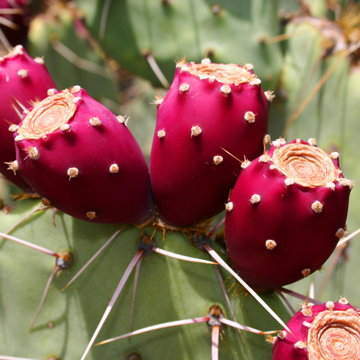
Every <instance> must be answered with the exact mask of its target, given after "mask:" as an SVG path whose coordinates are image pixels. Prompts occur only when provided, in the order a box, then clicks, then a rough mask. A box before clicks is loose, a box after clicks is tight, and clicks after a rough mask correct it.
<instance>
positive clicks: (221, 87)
mask: <svg viewBox="0 0 360 360" xmlns="http://www.w3.org/2000/svg"><path fill="white" fill-rule="evenodd" d="M0 66H1V67H2V69H1V70H4V71H2V73H3V74H4V81H6V82H7V83H8V87H7V88H6V90H5V87H4V92H5V94H4V96H3V97H2V100H1V101H2V102H3V108H4V109H5V108H6V109H7V110H6V111H8V112H6V113H5V112H4V113H3V114H6V115H3V116H4V118H5V119H6V120H7V123H5V122H4V121H3V122H2V123H1V126H2V127H3V128H1V129H0V130H1V136H2V141H1V154H2V155H1V158H0V160H1V164H3V165H1V166H0V171H1V173H2V174H3V175H4V176H6V177H7V178H8V179H9V181H11V182H13V183H15V184H16V185H18V186H20V187H21V188H22V189H23V190H25V191H28V190H29V188H31V189H32V191H35V192H36V193H38V194H39V195H40V196H41V197H43V198H46V199H48V200H49V202H50V203H51V205H52V206H54V207H55V208H56V209H58V210H61V211H63V212H65V213H67V214H69V215H71V216H73V217H76V218H78V219H81V220H85V221H91V222H99V223H134V224H138V225H141V226H145V224H149V222H151V221H155V223H160V222H161V224H165V226H175V227H178V228H180V227H191V226H192V225H194V224H198V223H201V222H202V221H205V220H207V219H209V218H211V217H213V216H215V215H217V214H218V213H220V212H221V211H222V210H223V209H224V207H225V209H226V218H225V226H224V227H225V242H226V247H227V250H228V253H229V257H230V260H231V263H232V266H233V267H234V269H235V270H236V272H237V273H238V274H239V276H240V277H241V278H242V279H243V280H244V281H245V282H246V283H247V284H248V285H250V286H251V287H252V288H256V289H277V288H279V287H282V286H283V285H286V284H290V283H293V282H295V281H297V280H300V279H301V278H304V277H306V276H308V275H310V274H311V273H313V272H315V271H316V270H318V269H320V268H321V266H322V265H323V264H324V262H325V261H326V260H327V259H328V257H329V256H330V255H331V253H332V252H333V250H334V248H335V247H336V245H337V243H338V240H339V239H340V238H341V237H343V235H344V232H345V229H346V225H345V223H346V216H347V209H348V202H349V194H350V190H351V188H352V186H353V183H352V182H351V181H350V180H348V179H346V178H344V177H343V175H342V172H341V170H340V168H339V161H338V158H339V154H338V153H335V152H333V153H330V154H327V153H326V152H324V151H323V150H321V149H320V148H318V147H317V146H316V142H315V140H314V139H309V140H308V141H303V140H300V139H296V140H293V141H291V142H289V143H286V141H285V140H284V139H278V140H276V141H273V142H272V143H271V146H270V148H269V145H270V136H269V135H267V131H268V118H269V104H270V102H271V101H272V100H273V97H274V95H273V93H272V92H271V91H265V92H264V91H263V89H262V88H261V80H260V79H259V78H258V77H257V76H256V75H255V74H254V72H253V67H252V65H251V64H246V65H244V66H239V65H235V64H228V65H223V64H214V63H211V62H210V60H209V59H203V61H202V62H201V63H200V64H196V63H192V62H190V63H186V62H185V61H180V62H178V63H177V65H176V71H175V77H174V81H173V83H172V85H171V88H170V90H169V91H168V93H167V95H166V97H165V98H164V99H162V98H160V97H159V98H157V99H156V104H157V107H158V118H157V124H156V129H155V134H154V139H153V146H152V152H151V158H150V170H149V169H148V167H147V164H146V161H145V158H144V156H143V154H142V152H141V150H140V147H139V145H138V144H137V142H136V140H135V139H134V137H133V136H132V135H131V133H130V132H129V130H128V128H127V126H126V125H127V124H126V118H124V117H123V116H115V115H114V114H113V113H111V112H110V111H109V110H107V109H106V108H105V107H104V106H103V105H101V104H100V103H98V102H97V101H95V100H94V99H92V98H91V97H90V96H89V95H88V94H87V93H86V91H85V90H84V89H82V88H81V87H80V86H74V87H72V88H71V89H66V90H63V91H57V90H55V85H54V83H53V81H52V80H51V78H50V76H49V75H48V73H47V72H46V69H45V67H44V65H43V61H42V59H35V60H32V59H30V58H29V57H28V55H27V54H26V52H25V51H24V49H22V48H21V47H16V48H15V49H14V51H13V52H12V53H10V54H9V55H8V56H6V57H5V58H3V59H2V60H1V62H0ZM35 79H36V80H35ZM46 95H47V97H46ZM30 102H31V104H32V106H31V107H29V103H30ZM10 103H13V106H14V107H20V108H21V110H22V112H23V115H22V119H21V121H19V119H18V118H16V116H15V117H14V116H13V115H14V114H15V115H16V112H15V111H13V109H12V108H11V106H10ZM4 111H5V110H4ZM18 112H19V111H18ZM4 124H6V129H5V128H4V126H5V125H4ZM7 128H8V129H7ZM5 130H6V131H5ZM7 130H10V132H8V131H7ZM11 133H12V136H11ZM15 153H16V156H15ZM4 163H6V164H7V167H8V168H7V169H6V168H5V167H4ZM9 170H11V171H9ZM231 189H233V190H232V191H231ZM229 194H230V195H229ZM154 214H155V215H154ZM153 219H155V220H153ZM284 259H286V260H285V261H284ZM327 304H328V303H327ZM326 306H327V305H326ZM334 306H335V305H332V309H330V310H329V311H333V310H334V309H335V310H337V308H335V307H336V306H338V305H336V306H335V307H334ZM339 306H340V305H339ZM328 308H329V307H328ZM322 310H323V309H322ZM341 310H343V309H342V308H341ZM346 313H347V314H348V313H349V312H346ZM339 316H340V315H339ZM357 316H358V315H357ZM313 320H314V322H316V321H318V320H317V317H316V316H315V318H314V319H313ZM344 321H345V320H344ZM289 326H290V325H289ZM292 327H293V323H291V328H292ZM314 328H315V326H314ZM311 329H312V328H311ZM294 331H295V330H294ZM282 334H283V333H282ZM309 334H310V332H309ZM281 336H282V335H281ZM281 336H280V338H281V339H284V338H285V336H283V337H281ZM309 336H310V335H309ZM310 342H311V341H310ZM279 343H280V340H276V341H275V347H274V349H275V350H274V354H278V353H280V351H282V350H278V349H279V348H280V347H281V345H277V344H279ZM297 344H298V342H297ZM295 347H296V344H295ZM296 348H297V349H298V348H299V346H298V347H296ZM296 351H297V350H296ZM275 356H277V355H275ZM282 356H283V355H282ZM291 356H293V357H291ZM294 356H295V355H290V354H289V355H288V357H286V358H288V359H292V358H294V359H295V358H296V357H294ZM296 356H297V355H296ZM311 356H313V355H311ZM278 358H279V359H280V358H281V357H275V359H278ZM313 358H314V359H315V357H310V359H313Z"/></svg>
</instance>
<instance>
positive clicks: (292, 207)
mask: <svg viewBox="0 0 360 360" xmlns="http://www.w3.org/2000/svg"><path fill="white" fill-rule="evenodd" d="M338 157H339V154H338V153H335V152H334V153H331V154H326V153H325V152H324V151H323V150H321V149H320V148H318V147H316V146H315V140H314V139H309V142H304V141H302V140H300V139H298V140H294V141H292V142H291V143H288V144H286V143H285V141H284V140H283V139H279V140H276V141H274V142H273V145H272V146H271V147H270V150H269V152H268V153H265V154H264V155H262V156H260V157H259V158H257V159H255V160H253V161H252V162H251V163H250V162H248V163H247V164H246V165H247V167H246V168H245V169H244V170H243V171H242V172H241V173H240V176H239V178H238V180H237V182H236V185H235V187H234V189H233V191H232V193H231V196H230V199H229V202H228V203H227V205H226V209H227V212H226V220H225V241H226V246H227V249H228V251H229V257H230V259H231V262H232V265H233V267H234V268H235V270H236V271H237V272H238V273H239V275H240V276H241V277H242V278H243V279H244V280H245V281H246V282H247V283H248V284H249V285H250V286H252V287H254V288H257V289H275V288H278V287H281V286H283V285H286V284H290V283H292V282H295V281H297V280H300V279H302V278H304V277H306V276H308V275H310V274H311V273H313V272H314V271H316V270H318V269H320V267H321V266H322V265H323V264H324V262H325V261H326V260H327V258H328V257H329V256H330V255H331V253H332V251H333V250H334V248H335V247H336V244H337V242H338V240H339V238H341V237H342V236H343V234H344V229H345V221H346V216H347V210H348V202H349V194H350V189H351V188H352V186H353V184H352V182H351V181H350V180H347V179H345V178H344V177H343V176H342V174H341V170H340V169H339V164H338ZM244 165H245V163H243V167H245V166H244Z"/></svg>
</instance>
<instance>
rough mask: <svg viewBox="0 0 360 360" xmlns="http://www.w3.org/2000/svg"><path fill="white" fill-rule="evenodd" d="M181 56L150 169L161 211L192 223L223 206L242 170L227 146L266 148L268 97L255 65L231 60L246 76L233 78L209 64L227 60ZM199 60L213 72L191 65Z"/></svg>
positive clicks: (251, 154) (162, 105)
mask: <svg viewBox="0 0 360 360" xmlns="http://www.w3.org/2000/svg"><path fill="white" fill-rule="evenodd" d="M205 60H208V59H205ZM203 62H204V61H203ZM179 64H180V65H179ZM179 64H177V69H176V71H175V77H174V80H173V83H172V85H171V87H170V90H169V91H168V93H167V95H166V97H165V98H164V99H163V101H162V102H161V101H159V102H158V115H157V123H156V129H155V135H154V140H153V146H152V151H151V158H150V176H151V184H152V189H153V194H154V200H155V204H156V206H157V211H158V213H159V216H160V218H161V219H162V220H164V221H165V222H166V223H169V224H173V225H177V226H187V225H191V224H193V223H195V222H199V221H201V220H205V219H207V218H209V217H211V216H214V215H216V214H217V213H219V212H220V211H222V210H223V208H224V203H225V202H226V200H227V197H228V194H229V189H230V188H231V187H232V186H234V184H235V181H236V179H237V175H238V174H239V172H240V166H239V162H238V161H237V160H236V159H234V158H233V157H232V156H231V155H229V154H228V153H227V152H225V151H224V150H226V151H228V152H229V153H231V154H232V155H233V156H235V157H237V158H238V159H242V160H243V159H244V157H246V158H249V159H253V158H255V157H256V156H258V155H260V154H261V153H262V151H263V138H264V135H265V134H266V132H267V129H268V109H269V101H268V99H267V97H266V95H265V94H264V91H263V90H262V89H261V86H260V82H261V81H260V80H259V79H258V78H257V77H256V76H255V75H254V74H253V71H252V70H248V71H247V70H246V69H244V68H242V67H241V66H238V65H234V64H229V65H230V66H231V68H232V70H234V69H235V70H236V69H240V71H243V72H244V74H245V75H246V76H247V78H245V79H244V80H242V81H240V82H239V83H238V84H235V83H231V79H229V78H226V77H227V75H224V76H223V77H224V78H225V79H216V78H215V76H213V77H211V72H212V71H214V70H213V69H212V68H211V67H212V66H214V67H215V68H216V67H221V69H223V68H225V67H226V66H225V65H222V64H209V63H206V62H205V63H202V64H195V63H188V64H185V62H183V63H179ZM196 67H199V68H200V69H201V67H203V68H204V69H205V71H206V70H207V69H209V73H210V77H209V76H206V75H204V74H192V73H191V71H189V69H191V68H196ZM235 70H234V71H235ZM225 71H226V69H225ZM225 71H224V72H225ZM245 117H246V118H247V120H246V119H245Z"/></svg>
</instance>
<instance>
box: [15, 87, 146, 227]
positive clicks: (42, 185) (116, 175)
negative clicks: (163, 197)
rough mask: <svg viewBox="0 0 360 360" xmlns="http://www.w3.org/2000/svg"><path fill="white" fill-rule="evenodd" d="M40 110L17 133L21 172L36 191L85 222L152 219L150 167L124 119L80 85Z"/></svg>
mask: <svg viewBox="0 0 360 360" xmlns="http://www.w3.org/2000/svg"><path fill="white" fill-rule="evenodd" d="M39 106H40V107H39ZM39 106H38V107H36V106H35V107H34V108H33V109H32V110H31V112H30V113H29V114H28V116H27V117H24V118H23V120H22V122H21V124H20V125H21V126H20V128H19V129H18V130H17V132H16V133H15V134H14V136H15V143H16V159H17V163H18V164H17V165H18V169H19V173H20V174H21V175H22V176H23V177H24V178H25V179H26V181H27V182H28V183H29V184H30V185H31V186H32V187H33V188H34V190H35V191H36V192H37V193H38V194H40V195H41V196H43V197H45V198H47V199H48V200H50V202H51V204H52V205H53V206H54V207H56V208H57V209H59V210H61V211H63V212H65V213H67V214H69V215H71V216H74V217H76V218H79V219H82V220H88V221H92V222H99V223H142V222H144V221H147V220H149V218H150V217H151V214H152V208H153V204H152V197H151V190H150V178H149V172H148V167H147V164H146V161H145V158H144V156H143V154H142V152H141V150H140V147H139V145H138V144H137V142H136V140H135V139H134V137H133V136H132V135H131V133H130V131H129V130H128V128H127V127H126V124H125V122H124V119H123V118H122V117H116V116H115V115H114V114H113V113H112V112H110V111H109V110H108V109H106V108H105V107H104V106H103V105H101V104H100V103H98V102H97V101H95V100H94V99H92V98H91V97H90V96H89V95H88V94H87V93H86V91H85V90H84V89H81V88H80V87H79V86H74V87H73V88H72V89H71V91H69V90H64V91H61V92H55V93H54V95H50V96H49V97H48V98H46V99H44V100H43V101H42V102H41V103H40V104H39ZM54 124H55V125H54ZM46 127H48V129H47V131H46V132H44V128H46Z"/></svg>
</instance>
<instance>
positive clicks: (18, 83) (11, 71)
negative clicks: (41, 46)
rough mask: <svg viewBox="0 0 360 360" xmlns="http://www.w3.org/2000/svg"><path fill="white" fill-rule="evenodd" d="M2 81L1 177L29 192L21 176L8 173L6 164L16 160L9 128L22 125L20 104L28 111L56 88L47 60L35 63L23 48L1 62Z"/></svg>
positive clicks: (13, 128) (15, 49)
mask: <svg viewBox="0 0 360 360" xmlns="http://www.w3.org/2000/svg"><path fill="white" fill-rule="evenodd" d="M0 81H2V86H1V89H2V91H1V95H0V104H1V115H0V137H1V141H0V173H1V174H3V175H4V176H5V178H7V179H8V180H9V181H11V182H12V183H14V184H15V185H17V186H18V187H20V188H22V189H23V190H25V191H28V190H29V189H30V187H29V185H28V184H27V183H26V182H25V181H24V180H23V179H22V178H21V176H15V174H14V173H12V172H11V171H7V168H8V166H7V164H6V162H10V161H12V160H14V158H15V147H14V139H13V137H12V135H11V133H10V132H9V128H10V130H12V131H14V130H15V129H16V125H17V124H18V123H19V122H20V117H19V116H18V114H17V113H16V111H15V110H14V108H13V106H14V107H18V104H17V102H16V100H17V101H18V102H19V103H21V104H22V105H24V106H25V107H26V108H28V107H30V102H31V101H35V100H42V99H43V98H45V97H46V96H47V91H48V89H50V88H54V87H55V84H54V81H53V80H52V78H51V76H50V74H49V73H48V71H47V70H46V67H45V65H44V61H43V59H42V58H35V59H32V58H31V57H30V56H29V55H28V54H27V53H26V51H25V50H24V49H23V47H22V46H21V45H18V46H16V47H15V48H14V50H13V51H12V52H10V53H9V54H8V55H6V56H4V57H3V58H1V59H0ZM15 99H16V100H15Z"/></svg>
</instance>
